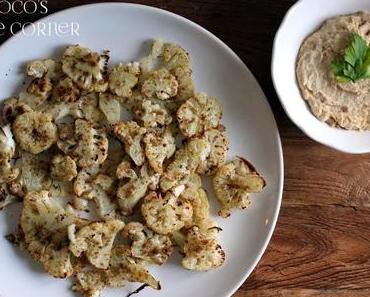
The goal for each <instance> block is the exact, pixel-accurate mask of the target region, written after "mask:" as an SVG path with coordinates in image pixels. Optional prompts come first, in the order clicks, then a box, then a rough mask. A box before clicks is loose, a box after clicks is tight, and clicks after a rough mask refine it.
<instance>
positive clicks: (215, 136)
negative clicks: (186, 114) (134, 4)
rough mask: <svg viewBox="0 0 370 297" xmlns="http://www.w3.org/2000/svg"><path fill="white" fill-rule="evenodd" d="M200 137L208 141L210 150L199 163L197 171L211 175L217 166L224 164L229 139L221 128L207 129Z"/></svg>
mask: <svg viewBox="0 0 370 297" xmlns="http://www.w3.org/2000/svg"><path fill="white" fill-rule="evenodd" d="M200 138H201V139H204V140H205V141H207V142H208V144H209V146H210V150H209V154H208V156H207V158H206V159H205V160H204V161H202V162H201V163H200V164H199V167H198V168H197V172H198V173H199V174H201V175H204V174H206V175H211V174H213V173H214V172H215V170H216V169H217V168H218V167H220V166H221V165H223V164H225V159H226V154H227V151H228V150H229V141H228V139H227V136H226V134H225V132H224V130H223V129H222V128H219V129H211V130H208V131H206V132H204V134H203V135H202V136H201V137H200ZM191 141H194V140H190V142H191Z"/></svg>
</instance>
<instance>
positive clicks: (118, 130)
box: [113, 121, 146, 166]
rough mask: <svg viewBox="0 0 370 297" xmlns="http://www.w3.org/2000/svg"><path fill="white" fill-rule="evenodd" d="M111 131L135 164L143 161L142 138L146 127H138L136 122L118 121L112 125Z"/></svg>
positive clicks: (140, 163)
mask: <svg viewBox="0 0 370 297" xmlns="http://www.w3.org/2000/svg"><path fill="white" fill-rule="evenodd" d="M113 133H114V135H115V137H117V138H118V140H120V141H121V142H123V143H124V145H125V150H126V153H127V154H128V155H129V156H130V157H131V159H132V160H133V161H134V163H135V164H136V165H137V166H141V165H143V164H144V161H145V154H144V148H143V145H142V139H143V137H144V134H145V133H146V129H145V128H143V127H140V126H139V125H138V124H137V123H136V122H134V121H130V122H126V123H123V122H119V123H117V124H115V125H114V126H113Z"/></svg>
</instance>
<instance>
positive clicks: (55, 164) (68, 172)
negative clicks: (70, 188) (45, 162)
mask: <svg viewBox="0 0 370 297" xmlns="http://www.w3.org/2000/svg"><path fill="white" fill-rule="evenodd" d="M51 175H52V176H53V177H55V178H56V179H58V180H61V181H71V180H73V179H74V178H75V177H76V176H77V165H76V162H75V161H74V160H73V159H72V158H71V157H69V156H63V155H56V156H54V157H53V159H52V160H51Z"/></svg>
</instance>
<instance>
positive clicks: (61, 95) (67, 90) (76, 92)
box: [53, 77, 81, 102]
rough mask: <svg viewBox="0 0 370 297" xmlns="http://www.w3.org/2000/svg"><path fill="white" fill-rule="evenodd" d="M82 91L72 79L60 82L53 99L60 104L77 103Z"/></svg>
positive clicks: (54, 91)
mask: <svg viewBox="0 0 370 297" xmlns="http://www.w3.org/2000/svg"><path fill="white" fill-rule="evenodd" d="M80 93H81V92H80V89H79V88H78V87H77V86H76V85H75V83H74V82H73V80H72V79H71V78H70V77H64V78H63V79H61V80H59V81H58V83H57V85H56V86H55V87H54V90H53V99H54V100H56V101H58V102H75V101H77V100H78V99H79V98H80Z"/></svg>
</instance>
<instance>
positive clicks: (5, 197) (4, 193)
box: [0, 183, 19, 210]
mask: <svg viewBox="0 0 370 297" xmlns="http://www.w3.org/2000/svg"><path fill="white" fill-rule="evenodd" d="M18 201H19V198H18V197H16V196H14V195H12V194H11V193H10V191H9V189H8V185H7V184H5V183H2V184H0V210H3V209H4V208H5V207H7V206H9V205H11V204H13V203H16V202H18Z"/></svg>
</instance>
